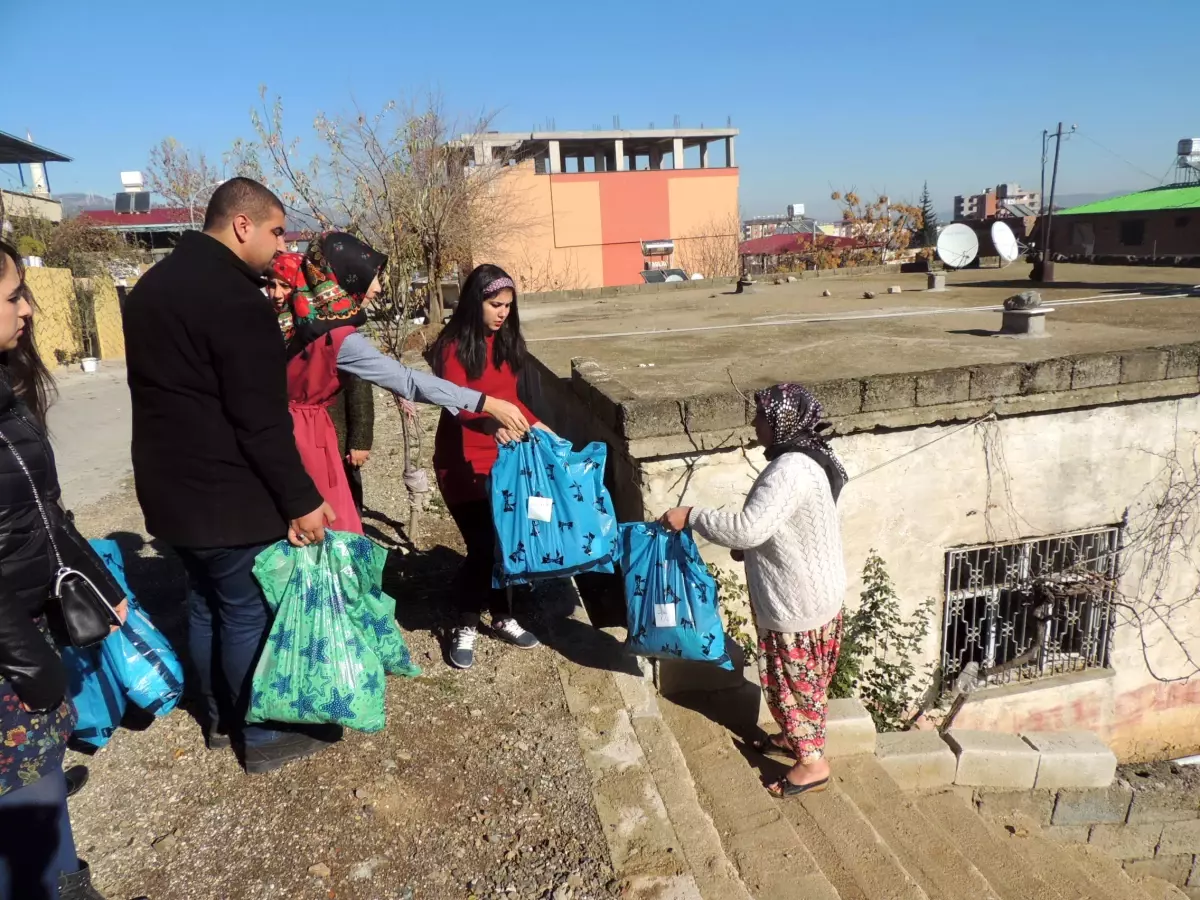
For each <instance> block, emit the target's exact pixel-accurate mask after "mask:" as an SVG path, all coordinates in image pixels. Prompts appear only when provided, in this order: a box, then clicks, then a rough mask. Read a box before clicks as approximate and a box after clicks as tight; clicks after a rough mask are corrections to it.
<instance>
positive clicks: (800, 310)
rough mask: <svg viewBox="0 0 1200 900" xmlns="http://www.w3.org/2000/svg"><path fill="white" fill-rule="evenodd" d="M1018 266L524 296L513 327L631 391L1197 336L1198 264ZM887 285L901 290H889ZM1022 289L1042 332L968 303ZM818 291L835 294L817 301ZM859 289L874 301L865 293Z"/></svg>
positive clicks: (713, 386) (817, 377)
mask: <svg viewBox="0 0 1200 900" xmlns="http://www.w3.org/2000/svg"><path fill="white" fill-rule="evenodd" d="M1028 272H1029V268H1028V266H1025V265H1013V266H1009V267H1007V268H1004V269H975V270H965V271H960V272H955V273H950V274H949V277H948V279H947V281H948V289H947V290H946V291H945V292H944V293H929V292H926V291H925V289H924V288H925V283H926V279H925V276H924V275H900V274H891V275H869V276H865V277H857V276H855V277H830V278H816V279H812V280H805V281H800V282H796V283H793V284H784V285H774V284H771V283H769V282H767V281H765V280H764V281H761V282H760V283H759V286H758V292H757V293H755V294H749V295H748V294H742V295H737V294H734V293H732V290H733V289H732V287H721V288H713V287H712V286H709V287H705V288H698V289H696V288H686V289H681V290H674V291H663V292H661V293H639V294H636V295H617V296H612V297H600V298H590V299H583V300H541V299H539V298H537V297H529V298H523V299H522V300H521V323H522V327H523V330H524V331H525V334H526V337H527V338H528V339H529V340H530V349H531V351H532V352H533V354H534V355H535V356H536V357H537V358H538V359H539V360H541V361H542V362H543V363H544V364H545V365H546V366H547V367H548V368H550V369H551V370H552V371H554V372H555V373H556V374H558V375H561V376H564V377H566V376H569V375H570V371H571V359H572V358H574V357H586V358H589V359H593V360H595V361H596V363H597V364H598V366H599V368H600V369H601V370H602V371H603V372H604V373H605V374H606V375H607V376H609V377H611V378H613V379H615V380H617V381H619V382H620V383H621V385H622V386H623V387H624V388H626V389H627V391H628V392H630V393H631V394H632V395H633V398H632V399H637V400H651V399H663V398H675V399H683V398H687V397H698V396H705V395H709V394H715V393H725V392H728V391H730V378H731V377H732V378H733V380H734V381H735V382H736V383H737V385H738V387H739V388H740V389H742V390H747V389H752V388H757V387H762V386H765V385H767V384H772V383H775V382H779V381H800V382H824V381H830V380H835V379H846V378H857V377H866V376H872V375H886V374H899V373H909V372H925V371H930V370H934V369H947V368H955V367H962V366H977V365H981V364H987V363H1030V362H1036V361H1040V360H1047V359H1054V358H1060V357H1065V356H1072V355H1077V354H1089V353H1100V352H1107V351H1116V350H1130V349H1136V348H1143V347H1159V346H1166V345H1173V344H1182V343H1188V342H1195V341H1200V297H1187V296H1186V294H1187V291H1188V288H1189V287H1190V286H1192V285H1194V284H1196V283H1198V282H1200V270H1194V269H1172V268H1147V267H1129V268H1124V267H1111V266H1068V265H1060V266H1059V267H1058V277H1059V283H1058V284H1057V285H1055V286H1053V287H1050V288H1045V287H1042V286H1038V285H1034V284H1032V283H1031V282H1030V281H1029V280H1028ZM890 285H899V286H900V287H902V288H903V289H904V292H903V293H901V294H898V295H889V294H888V293H887V289H888V287H889V286H890ZM1030 288H1037V289H1039V290H1041V292H1042V297H1043V301H1044V304H1045V305H1047V306H1051V307H1053V308H1054V309H1055V311H1054V312H1053V313H1051V314H1050V315H1049V317H1048V319H1047V332H1048V336H1047V337H1045V338H1014V337H1008V336H999V335H997V334H995V332H996V330H997V329H999V327H1000V313H999V312H998V311H995V310H994V309H993V310H987V309H979V308H980V307H995V306H999V305H1000V304H1002V303H1003V301H1004V299H1005V298H1006V297H1009V296H1011V295H1012V294H1015V293H1017V292H1019V291H1023V290H1028V289H1030ZM826 289H828V290H830V291H831V292H832V296H830V297H822V296H821V293H822V291H824V290H826ZM868 290H870V291H875V292H876V296H875V298H874V299H871V300H867V299H864V298H863V292H864V291H868ZM1147 293H1148V294H1150V296H1145V294H1147ZM1155 294H1182V295H1183V296H1176V297H1166V296H1155ZM1120 298H1128V299H1120Z"/></svg>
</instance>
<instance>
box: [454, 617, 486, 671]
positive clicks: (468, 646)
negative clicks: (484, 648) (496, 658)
mask: <svg viewBox="0 0 1200 900" xmlns="http://www.w3.org/2000/svg"><path fill="white" fill-rule="evenodd" d="M478 637H479V629H478V628H475V627H473V626H471V625H460V626H459V627H458V628H455V629H454V631H453V632H452V633H451V635H450V665H452V666H454V668H456V669H469V668H471V666H473V665H474V664H475V640H476V639H477V638H478Z"/></svg>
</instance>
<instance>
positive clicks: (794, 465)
mask: <svg viewBox="0 0 1200 900" xmlns="http://www.w3.org/2000/svg"><path fill="white" fill-rule="evenodd" d="M755 403H756V405H757V407H758V414H757V416H756V417H755V420H754V425H755V430H756V431H757V433H758V440H759V443H761V444H762V445H763V446H764V447H765V448H766V451H767V459H768V460H769V464H768V465H767V467H766V468H765V469H764V470H763V472H762V474H761V475H759V476H758V479H757V480H756V481H755V482H754V486H753V487H752V488H751V489H750V493H749V495H748V496H747V497H746V502H745V505H744V506H743V507H742V509H741V510H740V511H737V512H726V511H722V510H716V509H700V508H698V507H697V508H694V509H689V508H687V507H681V508H679V509H673V510H671V511H670V512H668V513H667V514H666V515H664V516H663V519H662V521H663V524H664V525H666V526H667V527H669V528H672V529H674V530H676V531H679V530H682V529H683V528H686V527H687V526H688V525H691V527H692V529H693V531H695V532H696V534H698V535H700V536H701V537H704V538H707V539H708V540H709V541H711V542H712V543H714V544H718V545H720V546H722V547H728V548H730V549H732V550H733V551H735V553H734V558H735V559H737V558H739V552H740V553H744V558H745V563H746V581H747V582H748V584H749V588H750V605H751V607H752V608H753V610H754V618H755V623H756V625H757V627H758V635H759V641H758V649H759V675H760V680H761V682H762V686H763V690H764V691H765V692H766V698H767V705H768V706H769V707H770V709H771V713H772V715H773V716H774V717H775V721H776V722H777V723H778V724H779V727H780V729H781V733H780V734H776V735H772V736H770V737H768V738H766V739H764V740H762V741H760V742H759V743H758V744H757V746H758V749H760V750H762V751H763V752H779V753H790V755H791V756H793V757H794V758H795V759H796V760H797V763H796V765H795V766H793V767H792V769H791V770H790V771H789V772H788V773H787V776H786V777H785V778H781V779H780V780H779V781H777V782H774V783H773V784H770V785H768V787H767V790H769V791H770V792H771V793H772V794H774V795H776V796H779V797H789V796H795V795H797V794H802V793H805V792H812V791H820V790H823V789H824V788H825V787H826V786H827V785H828V783H829V763H828V762H826V761H825V759H824V749H825V719H826V713H827V710H828V698H827V696H826V691H827V689H828V687H829V683H830V681H831V680H832V678H833V673H834V669H835V668H836V666H837V657H838V649H839V646H840V644H841V639H842V598H843V595H844V593H845V589H846V572H845V568H844V566H843V563H842V539H841V531H840V528H839V525H838V515H837V506H836V504H837V498H838V495H839V494H840V493H841V490H842V487H843V486H844V485H845V483H846V472H845V470H844V469H843V468H842V464H841V463H840V462H838V459H837V457H836V456H835V455H834V453H833V451H832V449H831V448H830V447H829V443H828V441H827V440H826V438H825V437H824V436H823V435H822V433H821V432H822V431H824V430H825V429H826V428H827V427H828V423H827V422H822V420H821V404H820V403H819V402H818V401H817V399H816V398H815V397H813V396H812V394H810V393H809V392H808V391H807V390H805V389H804V388H803V387H801V386H800V385H798V384H779V385H776V386H775V387H772V388H767V389H765V390H762V391H758V392H757V393H756V394H755Z"/></svg>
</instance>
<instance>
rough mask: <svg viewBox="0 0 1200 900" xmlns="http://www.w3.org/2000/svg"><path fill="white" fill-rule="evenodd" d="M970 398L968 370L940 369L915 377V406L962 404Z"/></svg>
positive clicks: (969, 371) (969, 375) (969, 372)
mask: <svg viewBox="0 0 1200 900" xmlns="http://www.w3.org/2000/svg"><path fill="white" fill-rule="evenodd" d="M970 397H971V370H970V369H940V370H938V371H936V372H923V373H921V374H920V375H918V376H917V406H938V405H939V404H942V403H962V402H963V401H965V400H968V399H970Z"/></svg>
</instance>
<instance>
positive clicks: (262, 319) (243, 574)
mask: <svg viewBox="0 0 1200 900" xmlns="http://www.w3.org/2000/svg"><path fill="white" fill-rule="evenodd" d="M283 234H284V211H283V205H282V204H281V203H280V202H279V199H278V198H277V197H276V196H275V195H274V194H272V193H271V192H270V191H269V190H268V189H267V188H265V187H264V186H263V185H261V184H259V183H258V182H256V181H251V180H250V179H247V178H233V179H230V180H229V181H226V182H225V183H224V184H222V185H221V186H220V187H219V188H218V189H217V191H216V193H214V194H213V197H212V200H211V201H210V202H209V205H208V209H207V211H206V213H205V217H204V230H203V232H186V233H184V234H183V235H182V236H181V237H180V240H179V243H178V244H177V245H176V247H175V250H174V252H172V253H171V255H170V256H168V257H167V258H166V259H164V260H163V261H161V262H159V263H158V264H157V265H155V266H154V267H153V268H152V269H150V271H148V272H147V273H146V274H145V275H144V276H143V277H142V278H141V279H140V280H139V281H138V283H137V285H136V286H135V287H134V289H133V291H132V292H131V293H130V294H129V298H128V300H127V301H126V305H125V349H126V362H127V366H128V372H129V390H130V393H131V395H132V399H133V472H134V481H135V484H136V487H137V495H138V502H139V503H140V504H141V507H142V512H143V514H144V516H145V519H146V528H147V530H148V531H149V532H150V533H151V534H153V535H155V536H156V537H158V538H160V539H162V540H163V541H165V542H167V543H168V544H170V545H172V546H173V547H174V548H175V549H176V551H177V552H178V554H179V556H180V557H181V558H182V560H183V563H184V566H185V567H186V569H187V572H188V577H189V582H190V587H191V590H190V593H189V598H188V605H189V609H188V614H189V624H190V636H189V644H190V649H191V654H192V661H193V663H194V665H195V667H196V669H197V676H198V679H199V688H200V694H201V696H202V698H203V700H204V704H205V709H204V710H203V714H204V717H205V719H206V722H205V726H204V727H205V737H206V740H207V741H208V745H209V746H210V747H217V746H228V743H229V738H228V737H227V736H226V734H225V733H224V732H226V731H227V732H229V733H230V734H232V736H234V737H237V738H239V739H240V741H241V743H242V744H243V748H244V761H245V764H246V769H247V771H250V772H265V771H270V770H271V769H274V768H278V767H279V766H281V765H283V764H284V763H285V762H287V761H288V760H291V759H296V758H299V757H301V756H306V755H308V754H310V753H313V752H315V751H316V750H318V749H320V748H321V747H323V746H325V744H326V743H328V742H329V741H330V740H336V739H337V736H338V732H336V731H335V730H328V729H320V730H317V731H313V730H307V731H301V730H287V731H285V730H282V729H281V728H277V727H271V726H265V725H246V724H244V723H245V714H246V709H247V706H248V699H249V694H250V680H251V677H252V675H253V671H254V666H255V663H256V662H257V660H258V655H259V652H260V649H261V647H262V645H263V643H264V641H265V639H266V636H267V632H268V630H269V628H270V624H271V616H270V613H269V610H268V607H267V604H266V600H265V598H264V597H263V594H262V590H261V589H260V588H259V586H258V584H257V582H256V581H255V579H254V575H253V566H254V560H255V558H256V557H257V556H258V554H259V553H260V552H261V551H262V550H263V549H264V548H266V547H268V546H270V545H271V544H273V543H275V542H276V541H279V540H280V539H282V538H284V537H287V538H289V539H290V540H291V541H292V542H293V543H294V544H297V545H299V546H302V545H304V544H306V543H309V542H319V541H321V540H323V539H324V532H325V527H326V525H327V524H328V523H330V522H332V521H333V510H332V509H331V508H330V507H329V505H328V504H326V503H325V502H324V501H323V500H322V498H321V495H320V493H319V492H318V491H317V489H316V487H315V486H314V485H313V482H312V479H310V478H309V477H308V474H307V473H306V472H305V470H304V465H303V463H302V462H301V460H300V453H299V451H297V449H296V441H295V437H294V435H293V431H292V419H291V415H290V413H289V412H288V401H287V381H286V372H285V369H286V364H287V361H286V358H285V354H284V343H283V338H282V336H281V334H280V331H279V324H278V321H277V319H276V317H275V314H274V313H273V312H272V309H271V305H270V304H269V303H267V302H266V300H265V299H264V297H263V293H262V284H263V280H262V273H263V271H264V270H265V269H266V268H267V266H268V265H269V264H270V262H271V259H272V258H273V257H274V255H275V253H276V252H277V251H280V250H282V249H283Z"/></svg>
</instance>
